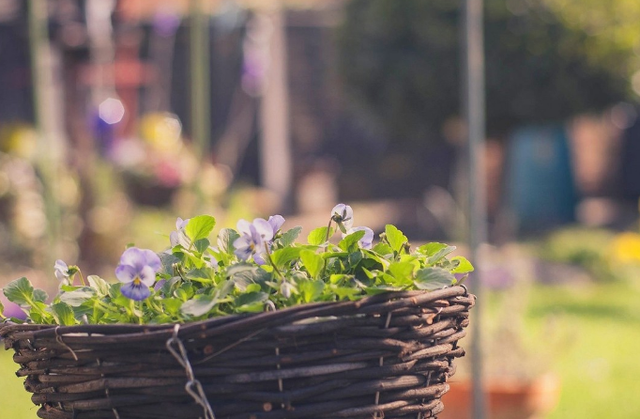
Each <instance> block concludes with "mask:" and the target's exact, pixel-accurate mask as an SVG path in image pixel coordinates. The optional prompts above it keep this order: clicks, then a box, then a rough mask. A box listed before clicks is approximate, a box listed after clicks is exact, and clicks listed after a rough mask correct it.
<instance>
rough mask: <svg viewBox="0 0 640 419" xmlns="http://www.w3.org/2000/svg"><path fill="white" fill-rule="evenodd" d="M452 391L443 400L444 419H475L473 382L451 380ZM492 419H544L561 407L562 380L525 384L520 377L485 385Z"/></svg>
mask: <svg viewBox="0 0 640 419" xmlns="http://www.w3.org/2000/svg"><path fill="white" fill-rule="evenodd" d="M449 385H450V386H451V390H449V392H448V393H447V394H445V395H444V396H443V398H442V401H443V402H444V406H445V409H444V411H443V412H442V413H441V414H440V415H439V416H438V417H439V418H440V419H471V382H470V381H469V380H467V381H450V382H449ZM485 387H486V388H485V389H486V392H487V401H488V414H489V417H490V418H491V419H542V418H543V417H544V415H545V414H546V413H548V412H550V411H551V410H552V409H553V408H554V407H555V406H556V404H557V402H558V397H559V395H560V381H559V379H558V377H557V376H555V375H553V374H548V375H543V376H540V377H538V378H536V379H534V380H532V381H527V382H524V381H522V380H519V379H517V378H506V379H500V380H496V379H493V380H488V381H487V382H486V383H485Z"/></svg>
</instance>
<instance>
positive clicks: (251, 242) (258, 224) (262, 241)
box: [233, 218, 273, 265]
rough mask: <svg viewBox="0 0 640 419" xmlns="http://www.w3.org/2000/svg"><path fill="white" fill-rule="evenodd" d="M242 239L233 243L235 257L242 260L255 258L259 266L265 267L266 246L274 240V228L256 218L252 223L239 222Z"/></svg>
mask: <svg viewBox="0 0 640 419" xmlns="http://www.w3.org/2000/svg"><path fill="white" fill-rule="evenodd" d="M238 233H240V237H239V238H237V239H236V241H234V242H233V247H235V248H236V250H235V251H234V253H235V255H236V256H237V257H238V258H239V259H241V260H247V259H249V258H250V257H252V256H253V260H254V261H255V262H256V263H257V264H258V265H264V264H265V260H264V257H263V255H264V253H265V245H268V244H269V242H270V241H271V239H272V238H273V227H272V225H271V224H269V222H268V221H267V220H265V219H263V218H256V219H255V220H253V222H252V223H250V222H248V221H247V220H240V221H238Z"/></svg>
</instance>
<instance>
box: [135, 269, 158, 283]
mask: <svg viewBox="0 0 640 419" xmlns="http://www.w3.org/2000/svg"><path fill="white" fill-rule="evenodd" d="M138 278H140V281H142V283H143V284H145V285H146V286H147V287H150V286H152V285H153V284H154V282H156V271H155V269H153V268H152V267H151V266H148V265H147V266H145V267H144V268H142V270H141V271H140V272H138Z"/></svg>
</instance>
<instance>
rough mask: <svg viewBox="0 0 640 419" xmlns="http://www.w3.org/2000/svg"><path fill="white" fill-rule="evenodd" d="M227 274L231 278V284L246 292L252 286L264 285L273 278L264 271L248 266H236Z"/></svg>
mask: <svg viewBox="0 0 640 419" xmlns="http://www.w3.org/2000/svg"><path fill="white" fill-rule="evenodd" d="M227 274H228V275H229V277H230V280H229V282H230V283H232V284H234V285H235V286H236V287H237V288H238V290H240V291H245V290H246V289H247V286H249V285H250V284H262V283H264V282H265V281H267V280H268V279H269V278H270V277H271V274H270V273H268V272H266V271H265V270H264V269H261V268H258V267H257V266H252V265H248V264H237V265H234V266H232V267H230V268H229V269H228V270H227Z"/></svg>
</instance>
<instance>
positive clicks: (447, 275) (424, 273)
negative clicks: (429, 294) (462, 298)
mask: <svg viewBox="0 0 640 419" xmlns="http://www.w3.org/2000/svg"><path fill="white" fill-rule="evenodd" d="M455 280H456V278H455V277H454V276H453V274H452V273H451V272H449V271H447V270H446V269H442V268H434V267H431V268H423V269H420V270H418V272H416V278H415V280H414V283H415V285H416V288H418V289H421V290H428V291H433V290H437V289H440V288H443V287H448V286H450V285H452V284H453V283H454V281H455Z"/></svg>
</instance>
